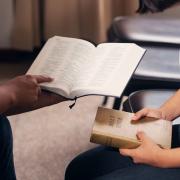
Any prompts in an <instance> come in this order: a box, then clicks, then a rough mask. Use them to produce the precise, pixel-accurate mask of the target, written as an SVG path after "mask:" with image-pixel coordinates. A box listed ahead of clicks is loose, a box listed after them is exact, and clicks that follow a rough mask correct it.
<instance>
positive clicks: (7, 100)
mask: <svg viewBox="0 0 180 180" xmlns="http://www.w3.org/2000/svg"><path fill="white" fill-rule="evenodd" d="M52 80H53V79H52V78H50V77H45V76H33V75H24V76H19V77H16V78H14V79H12V80H10V81H8V82H6V83H4V84H2V85H0V113H4V114H6V115H14V114H19V113H23V112H27V111H31V110H35V109H39V108H42V107H45V106H49V105H52V104H56V103H59V102H62V101H65V100H66V98H64V97H62V96H60V95H56V94H54V93H50V92H46V91H43V90H41V88H40V86H39V84H40V83H44V82H51V81H52Z"/></svg>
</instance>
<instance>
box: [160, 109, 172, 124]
mask: <svg viewBox="0 0 180 180" xmlns="http://www.w3.org/2000/svg"><path fill="white" fill-rule="evenodd" d="M159 111H160V112H161V117H162V119H165V120H169V121H172V120H173V119H174V117H173V114H172V113H169V110H168V109H166V108H165V107H160V108H159Z"/></svg>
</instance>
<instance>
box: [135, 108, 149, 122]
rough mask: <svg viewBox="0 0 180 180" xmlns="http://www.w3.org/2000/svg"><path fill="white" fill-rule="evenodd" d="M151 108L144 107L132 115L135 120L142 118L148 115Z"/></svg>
mask: <svg viewBox="0 0 180 180" xmlns="http://www.w3.org/2000/svg"><path fill="white" fill-rule="evenodd" d="M148 112H149V110H148V109H147V108H144V109H142V110H140V111H138V112H137V113H135V114H134V116H133V117H132V120H133V121H137V120H139V119H141V118H142V117H144V116H147V114H148Z"/></svg>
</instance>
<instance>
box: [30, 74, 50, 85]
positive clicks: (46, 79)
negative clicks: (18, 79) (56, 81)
mask: <svg viewBox="0 0 180 180" xmlns="http://www.w3.org/2000/svg"><path fill="white" fill-rule="evenodd" d="M32 77H33V78H34V79H35V80H36V82H37V83H38V84H39V83H45V82H51V81H53V78H51V77H49V76H43V75H33V76H32Z"/></svg>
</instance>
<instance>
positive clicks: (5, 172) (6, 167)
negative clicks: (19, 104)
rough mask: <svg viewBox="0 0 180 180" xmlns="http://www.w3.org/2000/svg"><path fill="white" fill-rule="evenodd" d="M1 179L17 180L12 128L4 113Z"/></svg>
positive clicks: (0, 137)
mask: <svg viewBox="0 0 180 180" xmlns="http://www.w3.org/2000/svg"><path fill="white" fill-rule="evenodd" d="M0 180H16V174H15V169H14V162H13V136H12V130H11V126H10V123H9V121H8V119H7V118H6V117H5V116H3V115H0Z"/></svg>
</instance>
